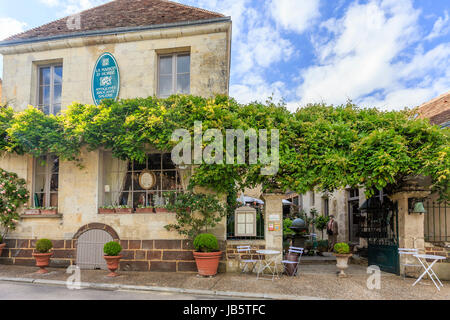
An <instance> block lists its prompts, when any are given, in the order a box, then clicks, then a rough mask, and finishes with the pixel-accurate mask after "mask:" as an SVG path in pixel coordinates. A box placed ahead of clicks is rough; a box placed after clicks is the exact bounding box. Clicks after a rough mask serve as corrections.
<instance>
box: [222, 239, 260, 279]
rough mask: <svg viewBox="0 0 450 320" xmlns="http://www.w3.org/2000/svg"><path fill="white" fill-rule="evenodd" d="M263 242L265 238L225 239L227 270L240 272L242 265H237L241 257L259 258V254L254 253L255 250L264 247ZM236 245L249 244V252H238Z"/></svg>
mask: <svg viewBox="0 0 450 320" xmlns="http://www.w3.org/2000/svg"><path fill="white" fill-rule="evenodd" d="M265 243H266V242H265V240H227V247H226V262H227V272H240V271H241V270H242V268H243V265H239V261H240V260H241V259H242V260H243V259H252V260H257V259H259V255H258V254H257V253H256V250H260V249H265V248H266V245H265ZM238 246H250V248H251V250H250V253H246V252H238V251H237V247H238ZM255 270H256V269H255Z"/></svg>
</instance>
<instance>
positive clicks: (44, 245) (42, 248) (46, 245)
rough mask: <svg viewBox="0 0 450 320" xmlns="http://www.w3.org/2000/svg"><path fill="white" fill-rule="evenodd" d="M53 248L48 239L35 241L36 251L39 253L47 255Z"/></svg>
mask: <svg viewBox="0 0 450 320" xmlns="http://www.w3.org/2000/svg"><path fill="white" fill-rule="evenodd" d="M52 248H53V243H52V242H51V241H50V240H48V239H40V240H38V241H36V251H37V252H39V253H49V252H50V250H51V249H52Z"/></svg>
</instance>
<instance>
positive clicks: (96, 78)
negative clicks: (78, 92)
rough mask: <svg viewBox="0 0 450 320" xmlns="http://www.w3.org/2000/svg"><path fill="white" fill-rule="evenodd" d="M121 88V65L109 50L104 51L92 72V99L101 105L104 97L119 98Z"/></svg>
mask: <svg viewBox="0 0 450 320" xmlns="http://www.w3.org/2000/svg"><path fill="white" fill-rule="evenodd" d="M119 89H120V74H119V66H118V65H117V61H116V59H114V57H113V55H112V54H111V53H109V52H105V53H103V54H102V55H101V56H100V57H99V58H98V60H97V62H96V63H95V67H94V72H93V74H92V87H91V91H92V99H93V100H94V103H95V105H99V104H100V103H101V102H102V100H103V99H117V96H118V95H119Z"/></svg>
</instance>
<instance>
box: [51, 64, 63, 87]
mask: <svg viewBox="0 0 450 320" xmlns="http://www.w3.org/2000/svg"><path fill="white" fill-rule="evenodd" d="M53 70H54V72H53V81H54V83H55V84H61V83H62V67H55V68H54V69H53Z"/></svg>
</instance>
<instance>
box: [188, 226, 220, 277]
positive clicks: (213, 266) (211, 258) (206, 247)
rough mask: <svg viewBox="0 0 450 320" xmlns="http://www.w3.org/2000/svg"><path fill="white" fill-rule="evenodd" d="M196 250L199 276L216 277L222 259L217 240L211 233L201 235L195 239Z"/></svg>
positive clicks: (195, 256)
mask: <svg viewBox="0 0 450 320" xmlns="http://www.w3.org/2000/svg"><path fill="white" fill-rule="evenodd" d="M194 248H195V250H196V251H194V258H195V263H196V264H197V270H198V274H199V275H201V276H214V275H216V274H217V269H218V267H219V261H220V258H221V257H222V251H220V250H219V242H218V241H217V238H216V237H215V236H214V235H213V234H210V233H201V234H199V235H198V236H197V237H195V239H194Z"/></svg>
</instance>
